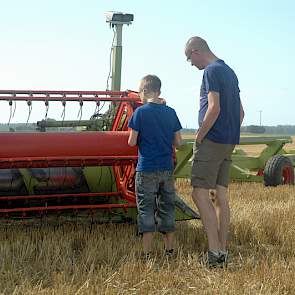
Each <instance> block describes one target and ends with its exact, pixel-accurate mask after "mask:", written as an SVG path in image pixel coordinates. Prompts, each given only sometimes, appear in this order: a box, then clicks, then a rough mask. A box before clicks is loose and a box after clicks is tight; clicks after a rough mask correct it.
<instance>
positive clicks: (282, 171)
mask: <svg viewBox="0 0 295 295" xmlns="http://www.w3.org/2000/svg"><path fill="white" fill-rule="evenodd" d="M280 184H289V185H294V167H293V164H292V162H291V160H290V159H289V158H287V157H285V156H282V155H275V156H273V157H271V158H270V159H269V160H268V161H267V162H266V165H265V168H264V185H265V186H277V185H280Z"/></svg>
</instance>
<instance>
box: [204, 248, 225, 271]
mask: <svg viewBox="0 0 295 295" xmlns="http://www.w3.org/2000/svg"><path fill="white" fill-rule="evenodd" d="M227 257H228V252H225V251H219V252H213V251H210V250H209V251H208V253H207V266H208V267H209V268H223V267H225V266H226V263H227Z"/></svg>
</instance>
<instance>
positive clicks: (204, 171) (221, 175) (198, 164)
mask: <svg viewBox="0 0 295 295" xmlns="http://www.w3.org/2000/svg"><path fill="white" fill-rule="evenodd" d="M234 147H235V145H233V144H222V143H216V142H213V141H211V140H209V139H206V138H205V139H204V140H203V141H202V143H201V144H199V143H197V142H195V144H194V148H193V165H192V178H191V184H192V186H193V187H198V188H206V189H215V188H216V185H221V186H224V187H227V186H228V183H229V169H230V165H231V154H232V151H233V149H234Z"/></svg>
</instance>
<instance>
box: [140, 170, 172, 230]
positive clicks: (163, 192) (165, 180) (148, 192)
mask: <svg viewBox="0 0 295 295" xmlns="http://www.w3.org/2000/svg"><path fill="white" fill-rule="evenodd" d="M135 189H136V203H137V209H138V219H137V221H138V228H139V233H144V232H154V231H159V232H162V233H166V232H173V231H175V187H174V178H173V171H170V170H169V171H153V172H136V177H135Z"/></svg>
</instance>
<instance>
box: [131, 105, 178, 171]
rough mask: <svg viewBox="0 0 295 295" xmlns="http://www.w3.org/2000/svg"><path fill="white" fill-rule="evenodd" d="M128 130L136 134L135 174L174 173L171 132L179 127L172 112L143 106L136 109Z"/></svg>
mask: <svg viewBox="0 0 295 295" xmlns="http://www.w3.org/2000/svg"><path fill="white" fill-rule="evenodd" d="M128 127H130V128H131V129H133V130H135V131H137V132H138V142H137V145H138V153H139V154H138V163H137V167H136V171H146V172H148V171H164V170H173V159H172V155H173V141H174V133H175V132H177V131H179V130H180V129H181V128H182V127H181V124H180V122H179V119H178V117H177V115H176V112H175V110H174V109H172V108H170V107H168V106H166V105H165V104H156V103H147V104H144V105H142V106H140V107H138V108H137V109H136V110H135V112H134V113H133V115H132V117H131V119H130V121H129V124H128Z"/></svg>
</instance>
